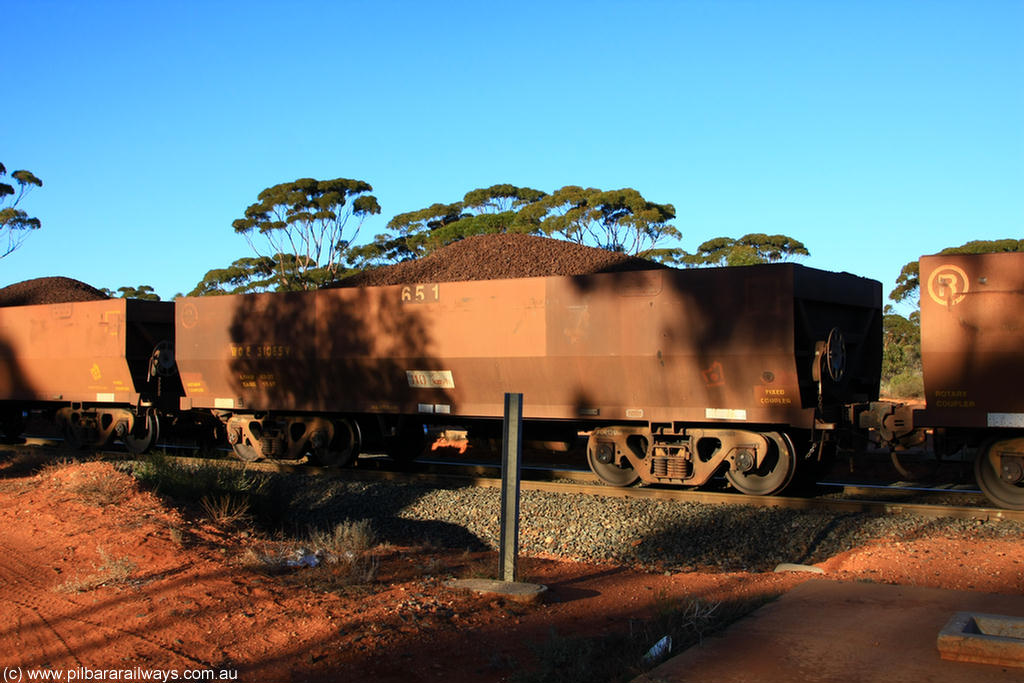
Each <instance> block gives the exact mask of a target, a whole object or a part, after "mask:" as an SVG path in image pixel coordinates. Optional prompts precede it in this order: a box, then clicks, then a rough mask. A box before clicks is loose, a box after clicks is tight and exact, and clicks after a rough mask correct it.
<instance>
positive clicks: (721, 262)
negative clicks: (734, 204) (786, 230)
mask: <svg viewBox="0 0 1024 683" xmlns="http://www.w3.org/2000/svg"><path fill="white" fill-rule="evenodd" d="M809 255H810V252H808V251H807V248H806V247H805V246H804V245H803V243H802V242H800V241H798V240H795V239H793V238H792V237H789V236H787V235H766V234H764V233H750V234H749V235H744V236H743V237H740V238H738V239H734V238H732V237H716V238H714V239H711V240H708V241H707V242H704V243H703V244H701V245H700V246H699V247H697V252H696V253H695V254H690V255H687V256H686V257H684V258H683V262H684V263H686V264H688V265H696V266H752V265H756V264H759V263H779V262H782V261H789V260H791V259H793V258H796V257H799V256H809Z"/></svg>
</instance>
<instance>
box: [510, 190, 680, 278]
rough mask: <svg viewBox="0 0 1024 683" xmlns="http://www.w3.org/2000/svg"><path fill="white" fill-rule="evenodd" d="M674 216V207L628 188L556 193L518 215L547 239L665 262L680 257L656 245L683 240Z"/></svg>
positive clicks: (560, 191) (675, 251)
mask: <svg viewBox="0 0 1024 683" xmlns="http://www.w3.org/2000/svg"><path fill="white" fill-rule="evenodd" d="M675 217H676V210H675V207H674V206H672V205H671V204H656V203H654V202H651V201H648V200H647V199H645V198H644V197H643V195H641V194H640V193H639V192H637V191H636V190H634V189H632V188H622V189H619V190H609V191H603V190H598V189H596V188H592V187H590V188H582V187H580V186H578V185H566V186H565V187H562V188H559V189H558V190H555V191H554V192H552V193H551V194H550V195H548V196H546V197H543V198H541V199H539V200H538V201H536V202H533V203H531V204H530V205H529V206H526V207H524V208H523V209H522V210H521V211H520V212H519V219H520V221H521V222H522V224H524V225H529V226H534V227H535V230H536V231H537V232H540V233H543V234H545V235H547V236H549V237H558V238H561V239H564V240H568V241H570V242H576V243H577V244H584V245H587V246H591V247H600V248H602V249H607V250H609V251H619V252H623V253H627V254H632V255H634V256H639V257H641V258H649V259H651V260H656V261H667V262H672V261H674V260H675V259H676V258H678V257H679V256H681V255H682V250H680V249H678V248H664V247H659V246H658V245H659V244H660V243H661V242H662V240H664V239H666V238H675V239H679V238H680V237H682V235H681V234H680V232H679V230H677V229H676V227H675V226H673V225H672V224H670V223H669V221H671V220H673V219H674V218H675Z"/></svg>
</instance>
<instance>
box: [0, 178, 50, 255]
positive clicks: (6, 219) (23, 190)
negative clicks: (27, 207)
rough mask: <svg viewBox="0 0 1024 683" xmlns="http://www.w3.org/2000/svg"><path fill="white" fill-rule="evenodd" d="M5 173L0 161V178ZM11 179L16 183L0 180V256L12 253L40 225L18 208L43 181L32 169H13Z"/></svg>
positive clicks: (35, 219)
mask: <svg viewBox="0 0 1024 683" xmlns="http://www.w3.org/2000/svg"><path fill="white" fill-rule="evenodd" d="M5 175H7V169H6V168H5V167H4V165H3V164H2V163H0V178H3V176H5ZM10 176H11V180H13V181H14V183H15V184H16V185H17V189H15V187H14V185H11V184H9V183H6V182H3V181H2V180H0V258H3V257H4V256H7V255H8V254H10V253H12V252H13V251H15V250H16V249H18V247H20V246H21V245H22V243H23V242H24V241H25V239H27V238H28V236H29V235H30V234H31V233H32V231H33V230H38V229H39V228H40V226H41V225H42V224H41V223H40V222H39V219H38V218H33V217H31V216H29V215H28V214H27V213H26V212H25V211H23V210H21V209H19V208H18V204H20V203H21V200H23V199H24V198H25V197H26V196H27V195H28V193H29V192H31V191H32V190H33V189H34V188H37V187H42V186H43V181H42V180H40V179H39V178H37V177H36V176H35V174H34V173H32V171H25V170H20V171H13V172H12V173H11V174H10Z"/></svg>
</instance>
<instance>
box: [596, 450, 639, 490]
mask: <svg viewBox="0 0 1024 683" xmlns="http://www.w3.org/2000/svg"><path fill="white" fill-rule="evenodd" d="M587 463H588V464H589V465H590V469H591V471H592V472H593V473H594V474H596V475H597V478H598V479H600V480H601V481H603V482H604V483H606V484H608V485H610V486H631V485H632V484H634V483H636V480H637V479H639V478H640V475H639V474H637V472H636V470H635V469H633V466H632V465H630V464H629V461H627V460H625V459H624V458H619V460H618V461H616V460H615V446H614V444H611V443H607V442H598V443H596V444H593V445H591V444H587Z"/></svg>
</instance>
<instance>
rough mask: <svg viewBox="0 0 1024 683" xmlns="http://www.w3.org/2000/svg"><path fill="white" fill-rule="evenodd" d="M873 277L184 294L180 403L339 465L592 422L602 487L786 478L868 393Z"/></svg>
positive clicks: (556, 280) (233, 433)
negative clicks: (457, 432)
mask: <svg viewBox="0 0 1024 683" xmlns="http://www.w3.org/2000/svg"><path fill="white" fill-rule="evenodd" d="M880 300H881V295H880V285H879V283H877V282H874V281H871V280H866V279H863V278H860V277H856V276H853V275H848V274H835V273H827V272H823V271H819V270H814V269H811V268H805V267H802V266H798V265H793V264H778V265H766V266H753V267H744V268H728V269H721V268H719V269H699V270H673V269H651V270H644V271H626V272H610V273H598V274H592V275H578V276H551V277H528V278H516V279H497V280H479V281H468V282H416V283H409V284H402V285H391V286H364V287H350V288H338V289H325V290H320V291H317V292H306V293H286V294H262V295H255V296H253V295H240V296H220V297H203V298H189V299H181V300H178V302H177V331H176V334H177V362H178V368H179V370H180V373H181V378H182V381H183V384H184V389H185V396H184V398H183V399H182V407H183V408H184V409H188V410H195V409H203V410H206V411H210V412H211V413H212V414H214V415H216V416H217V418H218V419H219V420H221V421H222V423H223V425H224V428H225V430H226V432H227V437H228V441H229V442H230V443H231V444H232V447H233V449H234V451H235V453H236V454H237V455H238V456H239V457H241V458H243V459H246V460H252V459H258V458H291V459H297V458H300V457H303V456H304V455H306V454H309V455H310V457H311V459H313V460H314V461H315V462H318V463H321V464H344V463H347V462H350V461H351V459H352V458H353V457H354V456H355V454H356V453H357V452H358V450H359V449H360V445H361V443H362V442H364V441H366V442H372V443H375V444H381V443H383V444H384V446H385V447H388V442H391V443H392V444H393V447H394V448H397V447H398V445H399V444H401V443H403V441H404V440H405V439H407V438H408V436H409V435H413V434H416V433H422V425H424V424H431V423H436V424H444V425H452V424H465V425H467V426H468V427H469V428H470V431H473V430H474V429H479V430H487V429H488V428H489V427H490V426H493V425H496V424H497V422H496V421H497V420H499V419H500V418H501V415H502V409H503V408H502V406H503V394H504V392H506V391H513V392H518V393H522V394H523V395H524V418H525V420H526V421H527V427H526V429H527V433H528V434H529V433H530V432H532V433H534V434H538V435H542V436H543V438H546V439H548V440H552V439H557V438H566V439H568V438H572V437H574V435H575V434H576V432H577V430H581V429H584V430H588V431H590V432H591V435H590V437H589V444H588V460H589V462H590V465H591V467H592V468H593V470H594V471H595V472H596V473H597V474H598V476H600V477H601V478H602V479H603V480H605V481H606V482H608V483H610V484H615V485H628V484H631V483H633V482H635V481H636V480H637V479H641V480H643V481H645V482H651V483H654V482H658V483H667V484H682V485H689V486H697V485H701V484H703V483H705V482H707V481H708V480H709V479H710V478H711V476H712V475H713V474H715V473H716V472H718V471H720V470H722V469H723V468H725V470H726V476H727V477H728V478H729V480H730V481H731V482H732V483H733V485H734V486H735V487H736V488H737V489H739V490H741V491H743V492H746V493H752V494H769V493H774V492H776V491H778V490H781V489H782V488H783V487H785V486H786V484H788V483H789V482H790V480H791V479H792V478H793V475H794V473H795V471H796V468H797V466H798V465H797V463H798V460H799V459H801V458H802V457H803V456H804V455H805V454H806V453H807V452H808V450H809V446H810V440H811V438H812V435H813V437H814V438H816V439H821V438H823V437H824V436H825V435H827V433H828V432H829V431H830V430H832V429H833V428H834V427H835V426H836V422H837V421H838V420H839V419H840V418H841V416H842V414H843V406H844V405H845V404H848V403H851V402H859V401H871V400H875V399H877V387H878V382H879V367H880V362H881V310H880Z"/></svg>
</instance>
